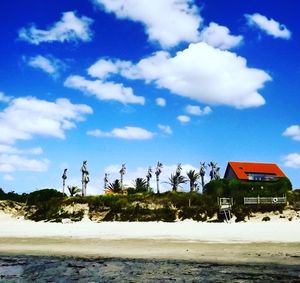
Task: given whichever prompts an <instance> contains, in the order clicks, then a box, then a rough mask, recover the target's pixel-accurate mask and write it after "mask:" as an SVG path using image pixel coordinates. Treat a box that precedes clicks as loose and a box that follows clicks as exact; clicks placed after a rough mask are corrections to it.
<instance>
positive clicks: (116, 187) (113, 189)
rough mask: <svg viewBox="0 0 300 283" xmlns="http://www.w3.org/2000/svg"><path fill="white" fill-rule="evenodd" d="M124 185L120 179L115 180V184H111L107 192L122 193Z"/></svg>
mask: <svg viewBox="0 0 300 283" xmlns="http://www.w3.org/2000/svg"><path fill="white" fill-rule="evenodd" d="M122 189H123V187H122V185H121V183H120V181H119V179H117V180H115V181H114V182H113V183H109V185H108V187H107V190H109V191H110V192H112V193H116V194H117V193H121V192H122Z"/></svg>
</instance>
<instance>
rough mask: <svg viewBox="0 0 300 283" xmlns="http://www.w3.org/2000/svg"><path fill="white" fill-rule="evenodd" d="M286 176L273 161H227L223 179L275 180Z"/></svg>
mask: <svg viewBox="0 0 300 283" xmlns="http://www.w3.org/2000/svg"><path fill="white" fill-rule="evenodd" d="M281 177H286V175H285V174H284V173H283V172H282V170H281V169H280V168H279V167H278V166H277V164H275V163H256V162H228V165H227V168H226V171H225V175H224V179H238V180H243V181H266V182H267V181H276V180H278V178H281Z"/></svg>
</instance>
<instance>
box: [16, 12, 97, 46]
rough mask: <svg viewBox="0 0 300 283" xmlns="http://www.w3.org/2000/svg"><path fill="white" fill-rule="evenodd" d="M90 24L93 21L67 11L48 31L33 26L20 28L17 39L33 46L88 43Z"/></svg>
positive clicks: (90, 33)
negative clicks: (73, 42) (54, 43)
mask: <svg viewBox="0 0 300 283" xmlns="http://www.w3.org/2000/svg"><path fill="white" fill-rule="evenodd" d="M92 22H93V20H92V19H90V18H88V17H85V16H82V17H78V16H77V15H76V13H75V12H73V11H69V12H65V13H63V14H62V18H61V20H60V21H58V22H56V23H54V24H53V25H52V26H50V27H49V28H48V29H45V30H43V29H38V28H37V27H36V26H35V25H31V26H29V27H23V28H21V29H20V30H19V38H20V39H22V40H25V41H27V42H29V43H32V44H35V45H39V44H40V43H42V42H54V41H59V42H65V41H79V40H81V41H90V40H91V38H92V32H91V30H90V25H91V23H92Z"/></svg>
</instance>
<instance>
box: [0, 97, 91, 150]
mask: <svg viewBox="0 0 300 283" xmlns="http://www.w3.org/2000/svg"><path fill="white" fill-rule="evenodd" d="M92 112H93V111H92V109H91V108H90V107H89V106H87V105H85V104H72V103H71V102H70V101H69V100H68V99H63V98H60V99H57V100H56V101H55V102H49V101H46V100H40V99H37V98H34V97H20V98H15V99H13V100H12V101H11V103H10V104H9V105H8V107H7V108H5V109H4V110H3V111H2V112H0V128H1V135H0V142H1V143H5V144H13V143H14V142H15V141H17V140H28V139H31V138H33V136H35V135H37V136H49V137H56V138H61V139H63V138H65V131H66V130H68V129H71V128H74V127H76V125H75V122H76V121H83V120H84V116H85V115H86V114H91V113H92Z"/></svg>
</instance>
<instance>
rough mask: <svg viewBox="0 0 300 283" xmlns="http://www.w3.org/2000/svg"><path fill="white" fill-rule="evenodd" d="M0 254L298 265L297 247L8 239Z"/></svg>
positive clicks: (299, 252) (2, 242)
mask: <svg viewBox="0 0 300 283" xmlns="http://www.w3.org/2000/svg"><path fill="white" fill-rule="evenodd" d="M0 254H2V255H37V256H76V257H78V256H79V257H101V258H126V259H157V260H163V259H167V260H170V259H172V260H187V261H197V262H215V263H217V262H218V263H276V264H284V265H300V243H287V244H284V243H270V242H259V243H209V242H201V241H176V240H150V239H123V240H107V239H105V240H103V239H78V238H75V239H74V238H70V237H64V238H47V237H46V238H11V237H10V238H0Z"/></svg>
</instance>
